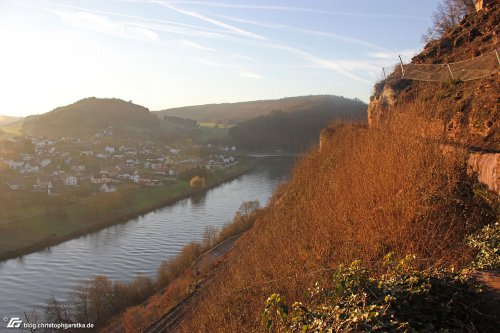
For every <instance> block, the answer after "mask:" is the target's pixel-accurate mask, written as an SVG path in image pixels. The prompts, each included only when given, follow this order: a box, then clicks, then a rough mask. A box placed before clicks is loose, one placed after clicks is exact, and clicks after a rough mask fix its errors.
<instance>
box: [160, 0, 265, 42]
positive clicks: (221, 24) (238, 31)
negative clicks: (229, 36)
mask: <svg viewBox="0 0 500 333" xmlns="http://www.w3.org/2000/svg"><path fill="white" fill-rule="evenodd" d="M154 3H157V4H159V5H161V6H164V7H166V8H169V9H171V10H173V11H176V12H178V13H181V14H184V15H187V16H191V17H194V18H197V19H199V20H202V21H205V22H208V23H211V24H213V25H216V26H218V27H221V28H224V29H226V31H229V32H231V33H235V34H238V35H241V36H245V37H250V38H254V39H260V40H265V39H266V38H265V37H263V36H260V35H257V34H254V33H252V32H250V31H246V30H243V29H240V28H238V27H235V26H232V25H230V24H226V23H224V22H222V21H218V20H215V19H212V18H210V17H208V16H205V15H202V14H200V13H198V12H194V11H190V10H184V9H180V8H177V7H174V6H172V5H170V4H169V3H164V2H160V1H154Z"/></svg>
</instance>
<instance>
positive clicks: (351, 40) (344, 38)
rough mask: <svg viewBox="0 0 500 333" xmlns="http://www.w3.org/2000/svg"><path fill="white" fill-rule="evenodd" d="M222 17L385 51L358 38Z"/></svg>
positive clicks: (226, 17)
mask: <svg viewBox="0 0 500 333" xmlns="http://www.w3.org/2000/svg"><path fill="white" fill-rule="evenodd" d="M222 17H223V18H225V19H227V20H231V21H234V22H240V23H247V24H252V25H256V26H260V27H264V28H271V29H278V30H286V31H293V32H301V33H306V34H309V35H315V36H321V37H329V38H333V39H336V40H340V41H343V42H347V43H350V44H356V45H361V46H365V47H369V48H372V49H379V50H385V48H383V47H381V46H378V45H375V44H373V43H370V42H367V41H364V40H361V39H358V38H354V37H350V36H346V35H339V34H335V33H332V32H325V31H318V30H309V29H304V28H299V27H293V26H290V25H286V24H277V23H266V22H259V21H254V20H248V19H242V18H237V17H233V16H222Z"/></svg>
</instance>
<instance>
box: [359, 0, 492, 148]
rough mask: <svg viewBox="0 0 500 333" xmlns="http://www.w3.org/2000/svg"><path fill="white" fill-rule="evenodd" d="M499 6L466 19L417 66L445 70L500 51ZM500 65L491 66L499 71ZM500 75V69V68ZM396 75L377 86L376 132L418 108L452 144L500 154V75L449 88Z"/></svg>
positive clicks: (371, 109) (373, 101) (372, 120)
mask: <svg viewBox="0 0 500 333" xmlns="http://www.w3.org/2000/svg"><path fill="white" fill-rule="evenodd" d="M499 7H500V5H499V3H498V1H495V2H491V3H488V4H487V5H485V7H484V8H483V10H481V11H480V12H478V13H472V14H469V15H468V16H466V17H465V18H464V19H463V21H462V22H461V24H459V25H458V26H457V27H455V28H454V29H453V30H452V31H450V32H449V33H448V34H446V35H445V36H443V37H442V38H441V39H439V40H435V41H432V42H430V43H428V44H427V45H426V46H425V48H424V50H423V51H422V52H421V53H420V54H418V55H417V56H415V57H414V58H413V59H412V64H443V63H451V62H457V61H463V60H470V59H475V58H477V57H478V56H481V55H483V54H487V53H488V54H493V53H492V52H493V51H494V50H498V44H499V43H498V33H499V26H500V10H499ZM495 65H496V64H494V63H493V64H489V66H493V67H494V66H495ZM498 70H500V64H498ZM400 75H401V74H400V73H399V72H394V73H392V74H390V75H389V76H388V78H387V79H386V80H383V81H381V82H379V83H377V84H376V85H375V90H374V94H373V96H372V97H371V98H370V104H369V106H368V119H369V124H370V126H371V127H373V126H376V125H377V123H378V122H380V121H383V120H384V119H385V118H386V117H387V116H388V115H389V114H391V113H392V112H404V111H405V110H407V109H408V108H410V107H413V108H415V107H418V108H420V109H421V110H422V113H426V112H427V113H430V115H431V116H432V117H435V118H437V119H440V120H441V121H442V122H443V123H444V124H445V132H444V134H445V136H446V138H447V139H448V140H449V141H450V142H452V143H455V144H460V145H464V146H472V147H474V148H477V149H485V150H494V151H498V150H500V122H499V120H498V114H499V108H500V96H499V93H498V92H499V91H500V75H498V74H496V75H495V74H493V75H491V76H488V77H485V78H482V79H477V80H471V81H452V80H450V81H449V82H423V81H411V80H405V79H401V78H400Z"/></svg>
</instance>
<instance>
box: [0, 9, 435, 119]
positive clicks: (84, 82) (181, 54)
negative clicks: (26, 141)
mask: <svg viewBox="0 0 500 333" xmlns="http://www.w3.org/2000/svg"><path fill="white" fill-rule="evenodd" d="M436 6H437V1H436V0H419V1H414V0H377V1H375V0H358V1H350V0H344V1H340V0H308V1H305V0H302V1H297V0H293V1H292V0H289V1H284V0H276V1H270V0H268V1H262V0H220V1H219V0H209V1H188V0H186V1H167V0H165V1H163V0H66V1H60V0H0V114H2V115H10V116H26V115H30V114H40V113H44V112H48V111H50V110H52V109H54V108H56V107H58V106H63V105H68V104H71V103H74V102H76V101H77V100H80V99H82V98H85V97H90V96H95V97H105V98H111V97H113V98H121V99H123V100H126V101H133V102H134V103H136V104H140V105H143V106H145V107H147V108H149V109H150V110H151V111H156V110H161V109H165V108H171V107H178V106H188V105H199V104H208V103H222V102H238V101H250V100H261V99H275V98H283V97H290V96H303V95H316V94H329V95H330V94H331V95H339V96H344V97H348V98H360V99H362V100H364V101H368V100H369V96H370V94H371V92H372V87H373V83H374V82H376V81H377V80H379V79H380V78H381V77H382V67H384V66H393V65H394V64H396V63H397V62H398V55H401V56H402V58H403V60H404V61H409V60H410V59H411V57H412V55H414V54H416V53H418V52H419V51H420V50H421V49H422V47H423V45H422V43H421V36H422V34H423V33H424V32H425V31H426V29H427V28H428V27H429V26H430V24H431V20H430V17H431V15H432V12H433V11H434V10H435V8H436Z"/></svg>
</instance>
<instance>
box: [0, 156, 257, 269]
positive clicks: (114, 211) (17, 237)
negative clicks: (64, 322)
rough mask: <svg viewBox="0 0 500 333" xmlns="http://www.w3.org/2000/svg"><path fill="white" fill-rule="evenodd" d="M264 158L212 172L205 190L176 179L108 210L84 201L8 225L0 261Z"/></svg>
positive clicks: (185, 193)
mask: <svg viewBox="0 0 500 333" xmlns="http://www.w3.org/2000/svg"><path fill="white" fill-rule="evenodd" d="M260 161H261V159H245V160H243V161H242V162H240V163H238V164H235V165H233V166H231V167H228V168H222V169H217V170H214V171H212V172H210V174H209V176H208V177H207V180H206V187H205V188H204V189H203V190H202V191H199V190H198V191H194V190H192V189H191V188H190V187H189V184H188V183H187V182H185V181H176V182H175V183H173V184H170V185H166V186H155V187H152V188H147V189H143V190H136V191H131V192H129V193H126V195H124V196H123V197H122V202H121V203H120V202H119V203H118V204H121V206H120V207H117V206H115V207H114V208H110V209H108V210H98V209H95V207H90V206H89V205H85V204H82V205H76V206H72V207H66V208H62V209H61V210H60V211H56V212H47V213H45V214H41V215H37V216H32V217H29V218H26V219H23V220H20V221H13V222H10V223H8V224H4V225H2V232H1V233H0V261H3V260H7V259H12V258H16V257H20V256H22V255H26V254H29V253H32V252H37V251H41V250H44V249H46V248H48V247H51V246H54V245H57V244H60V243H62V242H65V241H68V240H70V239H73V238H77V237H80V236H83V235H86V234H89V233H93V232H96V231H98V230H101V229H104V228H107V227H110V226H113V225H116V224H119V223H125V222H127V221H129V220H131V219H134V218H137V217H139V216H141V215H144V214H146V213H148V212H151V211H154V210H157V209H159V208H163V207H165V206H168V205H171V204H174V203H175V202H177V201H179V200H183V199H186V198H189V197H192V196H194V195H201V194H203V193H204V192H207V191H208V190H210V189H212V188H214V187H217V186H219V185H221V184H223V183H225V182H227V181H231V180H233V179H235V178H238V177H240V176H242V175H244V174H246V173H247V172H249V171H250V170H252V169H253V168H255V167H256V166H257V165H258V164H259V163H260ZM118 193H119V192H118ZM101 204H103V205H105V204H106V203H102V202H101ZM111 204H112V203H110V205H111ZM115 204H116V202H115Z"/></svg>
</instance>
